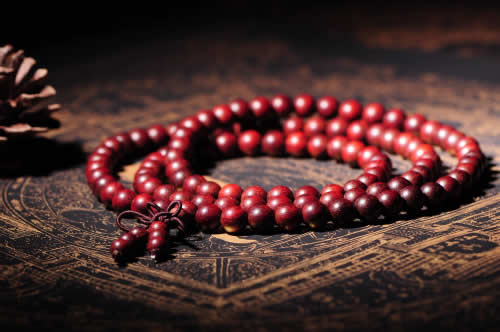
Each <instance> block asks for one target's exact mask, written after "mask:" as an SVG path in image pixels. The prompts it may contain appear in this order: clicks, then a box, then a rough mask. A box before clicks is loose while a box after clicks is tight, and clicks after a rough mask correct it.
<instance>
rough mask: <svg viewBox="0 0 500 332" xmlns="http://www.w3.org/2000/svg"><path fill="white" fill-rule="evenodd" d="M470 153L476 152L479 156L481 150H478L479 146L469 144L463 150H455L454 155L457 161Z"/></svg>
mask: <svg viewBox="0 0 500 332" xmlns="http://www.w3.org/2000/svg"><path fill="white" fill-rule="evenodd" d="M470 152H477V153H478V154H480V153H481V149H480V148H479V146H477V145H475V144H470V143H469V144H467V145H466V146H464V147H463V148H461V149H459V150H456V155H457V157H458V158H459V159H462V158H463V157H464V156H465V155H467V154H468V153H470Z"/></svg>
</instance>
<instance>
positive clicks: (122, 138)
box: [114, 133, 134, 152]
mask: <svg viewBox="0 0 500 332" xmlns="http://www.w3.org/2000/svg"><path fill="white" fill-rule="evenodd" d="M114 138H115V139H116V140H117V141H118V142H119V143H120V145H121V147H122V148H123V151H126V152H131V150H132V149H133V148H134V143H133V142H132V140H131V139H130V135H129V134H128V133H119V134H116V135H115V136H114Z"/></svg>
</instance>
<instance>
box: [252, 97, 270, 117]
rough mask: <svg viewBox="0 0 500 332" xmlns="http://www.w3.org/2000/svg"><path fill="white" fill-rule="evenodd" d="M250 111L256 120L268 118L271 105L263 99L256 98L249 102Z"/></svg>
mask: <svg viewBox="0 0 500 332" xmlns="http://www.w3.org/2000/svg"><path fill="white" fill-rule="evenodd" d="M250 109H251V111H252V113H253V115H255V117H257V118H264V117H268V116H270V115H271V114H272V108H271V103H270V102H269V100H268V99H267V98H265V97H256V98H254V99H252V100H251V101H250Z"/></svg>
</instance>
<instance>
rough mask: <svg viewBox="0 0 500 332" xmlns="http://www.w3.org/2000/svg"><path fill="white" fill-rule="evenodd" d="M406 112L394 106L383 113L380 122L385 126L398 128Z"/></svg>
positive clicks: (400, 126) (401, 124)
mask: <svg viewBox="0 0 500 332" xmlns="http://www.w3.org/2000/svg"><path fill="white" fill-rule="evenodd" d="M405 117H406V114H405V112H404V111H403V110H402V109H399V108H396V109H392V110H389V111H387V112H386V113H385V114H384V118H383V119H382V123H383V124H384V126H385V127H386V128H394V129H400V128H402V126H403V122H404V121H405Z"/></svg>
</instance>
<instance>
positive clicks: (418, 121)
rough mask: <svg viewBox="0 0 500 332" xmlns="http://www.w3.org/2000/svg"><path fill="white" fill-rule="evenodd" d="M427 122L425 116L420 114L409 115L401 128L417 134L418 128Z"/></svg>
mask: <svg viewBox="0 0 500 332" xmlns="http://www.w3.org/2000/svg"><path fill="white" fill-rule="evenodd" d="M426 121H427V119H426V118H425V116H423V115H422V114H418V113H417V114H411V115H409V116H408V117H407V118H406V120H405V121H404V123H403V128H404V130H405V131H406V132H410V133H414V134H419V133H420V128H421V127H422V125H423V124H424V123H425V122H426Z"/></svg>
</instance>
